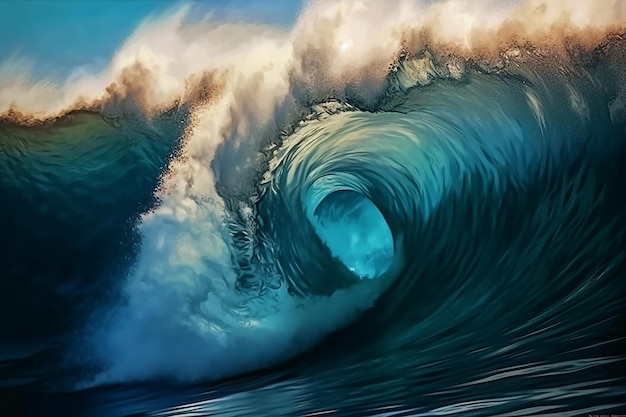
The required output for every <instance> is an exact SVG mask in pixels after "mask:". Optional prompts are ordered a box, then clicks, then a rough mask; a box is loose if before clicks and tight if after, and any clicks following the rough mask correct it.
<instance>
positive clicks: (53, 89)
mask: <svg viewBox="0 0 626 417" xmlns="http://www.w3.org/2000/svg"><path fill="white" fill-rule="evenodd" d="M193 10H194V9H193V7H191V6H183V7H181V8H179V9H176V10H175V11H170V12H168V13H167V14H166V15H164V16H163V17H161V18H157V19H153V20H150V21H147V22H145V23H144V24H142V25H141V26H140V27H139V28H138V29H137V31H136V32H135V33H134V34H133V35H132V36H131V37H130V38H129V39H128V40H127V41H126V43H125V44H124V45H122V47H121V48H120V49H119V51H118V52H117V53H116V55H115V57H114V58H113V60H112V62H111V63H110V65H109V67H108V68H106V69H105V70H104V71H103V72H101V73H98V74H79V75H76V74H75V75H73V76H72V77H70V78H69V79H68V80H67V81H65V82H64V83H60V84H58V85H57V84H54V83H52V82H46V81H39V82H32V81H30V80H29V79H28V76H23V75H19V76H18V75H15V74H23V73H24V68H23V67H20V66H19V65H17V64H16V63H15V62H7V63H5V64H4V65H3V67H2V68H1V69H0V75H1V77H0V80H1V81H0V109H1V110H0V111H2V116H1V117H0V119H1V127H0V129H2V132H3V133H2V135H3V136H4V138H5V140H3V145H2V146H3V148H2V150H3V153H4V155H5V156H7V157H6V160H5V161H4V162H3V164H2V167H0V168H1V169H2V171H4V177H6V178H10V181H9V180H7V181H8V182H9V183H10V186H11V187H13V190H15V193H16V194H19V193H20V190H23V189H28V188H38V187H39V188H41V189H44V188H46V187H47V188H46V189H47V190H53V191H54V190H58V191H59V196H58V199H59V201H65V203H64V204H66V205H67V206H68V207H72V208H73V209H75V211H72V210H68V211H67V212H66V216H67V219H68V221H70V219H72V218H77V217H79V218H80V217H81V216H83V217H84V215H81V213H85V212H86V211H87V209H86V207H88V206H89V204H87V203H85V202H83V203H77V204H69V203H68V201H70V200H69V199H72V200H71V201H77V200H79V199H89V198H94V199H97V200H102V199H105V200H106V198H109V201H110V204H109V205H108V206H107V205H106V204H104V203H102V202H100V203H98V204H100V206H98V207H100V208H99V210H104V209H103V207H108V209H110V210H115V202H118V201H121V200H122V199H124V198H129V197H128V196H130V195H131V194H132V193H133V192H135V193H136V192H137V191H136V190H135V191H132V192H128V191H124V192H122V191H121V190H120V189H118V188H117V187H118V184H123V183H125V182H133V181H136V182H142V184H143V185H142V187H146V186H147V187H148V188H154V189H156V191H155V193H154V194H153V198H154V200H153V201H150V198H148V197H143V200H142V201H144V203H142V204H140V205H139V210H138V211H137V212H136V216H138V218H137V219H136V229H137V233H138V235H139V236H140V245H139V246H138V248H137V249H136V253H135V254H134V255H133V256H131V264H132V266H131V267H130V268H129V269H130V271H125V272H120V271H118V272H116V274H118V275H119V276H118V277H117V278H116V281H117V285H118V286H119V287H120V288H121V289H120V291H114V292H113V295H111V296H110V297H108V298H107V299H106V300H104V301H103V302H102V301H101V302H100V303H99V304H98V306H97V307H92V310H95V312H92V313H91V315H90V318H89V319H88V320H87V323H81V326H82V330H81V332H80V333H81V335H82V336H81V342H80V343H78V345H77V346H76V347H74V348H73V349H71V351H72V353H73V355H74V356H76V357H77V358H78V361H79V362H84V363H86V364H88V366H87V367H88V368H91V370H92V371H93V372H94V373H93V374H91V376H90V377H88V378H86V379H87V381H86V382H85V381H83V382H82V383H81V386H85V385H93V384H96V385H99V384H107V383H113V382H120V381H130V380H143V379H154V378H173V379H179V380H185V381H187V380H196V379H207V378H208V379H218V378H223V377H225V376H229V375H234V374H238V373H242V372H246V371H250V370H253V369H258V368H262V367H267V366H270V365H273V364H276V363H279V362H284V361H285V360H287V359H288V358H290V357H293V356H295V355H297V354H299V353H302V352H305V351H307V350H308V349H310V348H311V347H312V346H313V345H315V344H317V343H318V342H320V341H321V340H322V339H324V338H328V337H329V335H333V336H332V338H331V340H334V341H335V342H337V341H338V340H344V339H347V340H344V342H342V345H346V346H347V345H350V346H351V345H352V344H353V343H362V344H366V343H365V339H364V334H367V333H368V332H370V333H371V334H375V335H377V339H376V340H369V341H368V342H367V345H368V347H367V348H364V349H363V350H362V351H356V353H355V351H349V352H344V353H343V354H339V353H337V352H334V354H333V355H329V356H333V357H334V358H343V360H346V359H345V358H351V360H350V363H354V360H356V358H357V357H359V355H361V356H362V357H366V356H367V357H373V356H377V355H380V356H385V357H389V358H393V357H394V355H398V356H400V357H405V358H408V357H411V358H413V359H412V360H413V361H414V362H412V366H414V367H419V366H421V365H420V364H422V365H423V364H424V362H425V361H435V362H436V361H438V360H445V358H447V357H449V355H451V354H452V353H450V352H451V351H453V352H454V354H456V355H469V354H471V353H472V352H479V353H477V354H476V355H474V357H475V358H476V359H475V361H476V362H477V363H478V362H480V363H483V364H484V366H485V368H484V369H483V370H482V371H481V372H478V371H477V372H476V373H475V374H473V377H474V379H476V380H479V375H481V376H482V377H484V376H485V375H486V374H490V371H488V369H487V368H489V369H491V368H490V366H492V365H486V363H489V362H490V361H493V360H494V358H499V359H501V360H502V361H503V362H504V363H505V364H510V365H511V366H514V365H515V364H517V363H518V362H516V360H514V358H515V356H514V355H513V353H514V352H522V351H523V350H524V349H526V348H528V347H529V346H533V345H535V346H544V344H546V343H549V342H550V341H552V342H553V343H555V346H561V345H560V344H559V343H565V342H567V343H570V344H573V345H575V346H578V347H580V348H581V349H583V347H582V346H584V343H586V342H587V341H588V340H587V339H586V338H585V337H586V336H585V337H583V335H582V334H581V335H580V337H581V339H576V337H577V336H576V335H577V334H579V333H581V332H585V331H589V332H590V334H593V332H592V331H591V330H590V329H592V326H593V325H594V323H596V325H597V323H605V324H606V326H609V327H607V328H608V329H609V330H607V332H608V333H610V334H611V335H613V333H614V327H611V326H615V320H617V319H618V318H619V303H620V300H623V297H624V294H623V286H621V287H620V285H619V284H620V281H619V280H620V277H621V276H622V275H623V265H624V264H623V262H624V259H623V252H622V251H621V244H623V239H624V232H625V231H626V230H625V229H624V227H623V225H624V224H626V222H624V215H625V213H624V211H623V208H624V206H623V205H622V203H621V202H620V200H619V198H618V197H616V195H617V191H616V190H618V189H619V185H616V184H615V183H612V182H611V181H610V179H611V177H612V176H613V177H614V172H613V171H611V169H615V168H611V169H609V168H608V167H614V166H616V163H615V161H614V159H615V158H618V157H617V156H616V155H621V154H622V153H623V150H624V138H625V137H626V135H625V133H626V112H625V107H624V103H625V99H624V97H625V96H624V86H625V85H626V82H624V81H625V80H626V65H625V64H626V62H625V60H626V44H625V43H624V41H623V37H624V30H625V29H626V27H625V22H626V5H625V4H624V2H621V1H617V0H616V1H605V2H602V6H601V7H600V6H598V3H597V2H582V3H581V2H578V3H577V4H576V5H574V4H573V3H571V2H565V1H551V2H541V1H527V2H522V3H510V4H508V3H505V4H498V3H494V2H465V3H462V2H458V1H444V2H434V3H423V2H413V1H396V2H393V4H387V3H386V4H385V5H382V3H380V4H379V3H376V2H367V1H360V2H356V1H354V2H352V1H348V2H342V3H340V4H336V3H334V2H324V1H319V2H312V3H310V4H307V5H306V7H305V8H304V9H303V11H302V12H301V14H300V17H299V19H298V21H297V22H296V23H295V25H294V27H293V28H292V29H291V30H285V29H280V28H275V27H271V26H265V25H260V24H254V25H253V24H246V23H229V22H221V21H215V20H212V19H211V18H210V17H206V18H203V17H201V18H198V17H197V16H194V17H193V18H192V15H193ZM372 28H376V30H372ZM16 138H21V140H22V141H21V142H20V141H17V140H16ZM42 138H44V139H42ZM20 143H21V144H22V145H24V144H25V145H24V146H25V148H26V151H24V152H20V149H21V148H20V146H21V145H19V144H20ZM129 144H130V145H129ZM133 144H134V145H133ZM131 145H133V146H131ZM24 155H27V157H26V158H25V156H24ZM54 158H56V159H54ZM611 158H613V159H611ZM7 161H11V163H8V162H7ZM51 161H54V163H52V162H51ZM609 161H613V162H611V163H610V162H609ZM166 165H167V168H164V167H165V166H166ZM161 172H162V173H161ZM160 173H161V174H160ZM157 177H158V178H157ZM147 178H152V180H148V179H147ZM607 178H608V179H607ZM613 179H614V178H613ZM157 180H158V185H157ZM71 184H78V186H77V187H76V186H73V185H71ZM68 188H72V189H73V190H74V192H75V193H76V195H75V196H72V195H71V194H68ZM95 190H106V192H105V195H104V196H103V195H102V194H97V195H96V194H95ZM129 190H132V188H130V189H129ZM116 191H117V192H118V194H115V192H116ZM107 193H108V194H107ZM125 193H127V194H125ZM129 193H130V194H129ZM125 195H126V196H127V197H124V196H125ZM88 196H91V197H88ZM94 204H95V203H94ZM64 207H65V206H64ZM131 212H132V209H131V208H129V209H128V210H126V211H122V213H124V214H123V216H130V217H133V216H132V215H131ZM141 212H142V213H141ZM138 213H141V214H138ZM97 223H98V221H97V220H93V221H92V224H94V225H97ZM94 227H95V226H94ZM81 239H87V238H85V237H81ZM125 250H128V251H130V249H129V248H127V249H125ZM620 271H621V272H620ZM105 298H106V297H105ZM598 303H602V304H603V305H604V306H605V307H604V309H597V308H596V306H597V305H598ZM566 318H567V319H566ZM350 324H352V326H350V327H349V329H348V330H346V331H345V334H347V335H349V336H342V335H337V334H335V333H333V332H334V331H336V330H338V329H342V328H346V326H348V325H350ZM597 326H598V325H597ZM600 327H602V326H599V327H598V328H600ZM487 328H488V329H489V330H486V329H487ZM576 329H581V330H576ZM597 331H600V330H597ZM496 332H502V335H501V336H499V337H498V338H496V339H495V340H497V342H493V343H494V344H493V345H491V346H489V342H488V341H487V339H486V338H488V337H490V335H491V336H493V335H492V333H494V334H495V333H496ZM493 337H494V338H495V336H493ZM350 338H353V340H352V341H351V340H350ZM470 339H471V341H470V342H468V340H470ZM327 340H328V339H327ZM354 340H356V341H357V342H354ZM555 340H557V342H555ZM576 340H578V341H576ZM328 343H329V342H326V344H325V345H322V348H321V349H322V351H323V349H324V346H328ZM337 343H338V342H337ZM333 344H334V343H333V342H330V345H331V346H332V345H333ZM531 350H532V349H531ZM539 350H540V349H538V350H537V351H538V352H539ZM338 351H341V348H339V349H338ZM408 351H411V352H416V353H415V355H417V356H422V359H419V358H417V359H416V358H414V356H411V355H409V354H406V355H409V356H406V355H405V356H403V353H402V352H408ZM432 351H435V352H437V354H434V353H432ZM417 352H419V354H418V353H417ZM505 352H508V353H506V354H505ZM519 354H520V355H522V353H519ZM507 355H508V356H507ZM538 355H539V353H538ZM522 356H523V355H522ZM530 356H531V357H532V355H530ZM565 356H567V355H565ZM539 357H541V358H543V356H539ZM607 357H608V358H609V359H607ZM442 358H444V359H442ZM572 358H573V359H579V358H578V357H577V356H576V355H575V354H572V355H569V356H567V359H568V360H570V359H572ZM337 360H339V359H325V361H326V362H328V363H333V362H334V361H337ZM390 360H391V359H390ZM559 360H560V361H561V362H559V363H561V364H563V363H565V362H566V358H561V359H559ZM590 360H591V361H595V360H597V366H604V365H603V364H605V363H609V362H611V361H619V360H621V359H620V358H619V357H615V355H613V356H610V357H609V355H604V356H602V357H601V358H595V357H593V358H591V359H590ZM607 360H608V362H606V361H607ZM594 363H595V362H594ZM587 365H589V364H587ZM587 365H585V366H587ZM554 366H555V367H558V366H560V365H559V364H558V363H557V362H556V361H555V363H554ZM563 366H565V365H563ZM94 368H95V369H94ZM503 368H504V365H503ZM546 369H548V368H546ZM550 369H551V368H550ZM491 370H492V371H493V369H491ZM548 371H549V369H548ZM529 372H530V373H531V374H532V372H531V371H529ZM538 372H540V371H538ZM541 372H543V371H541ZM355 378H357V376H356V375H355ZM466 382H467V383H468V384H471V383H473V382H471V381H466ZM620 383H621V384H623V381H621V382H620Z"/></svg>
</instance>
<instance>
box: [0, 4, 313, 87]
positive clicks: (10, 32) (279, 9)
mask: <svg viewBox="0 0 626 417" xmlns="http://www.w3.org/2000/svg"><path fill="white" fill-rule="evenodd" d="M180 3H181V2H180V1H176V0H126V1H123V0H107V1H100V0H85V1H81V0H45V1H36V0H0V61H5V60H7V59H14V58H15V57H16V56H20V57H23V58H28V59H30V60H33V61H34V63H35V70H36V72H37V75H39V76H41V75H48V76H51V77H64V75H67V74H68V73H69V71H70V69H71V68H73V67H76V66H82V65H86V64H89V65H94V66H95V67H101V66H103V65H104V64H105V63H106V62H108V60H109V59H110V58H111V56H112V55H113V53H114V52H115V50H116V48H118V47H119V46H120V45H121V43H122V42H123V41H124V40H125V39H126V38H127V37H128V35H130V34H131V33H132V31H133V29H134V28H135V27H136V26H137V24H138V23H139V22H141V21H142V20H143V19H144V18H145V17H146V16H148V15H149V14H151V13H158V12H162V11H164V10H167V9H169V8H171V7H173V6H175V5H177V4H180ZM186 3H193V4H195V5H196V7H198V8H199V9H201V10H202V9H206V10H214V12H215V13H216V14H217V15H218V16H221V17H224V18H229V19H237V20H253V21H264V22H272V23H277V24H282V25H288V24H290V23H292V22H293V21H294V20H295V18H296V16H297V13H298V10H299V8H300V6H301V1H300V0H272V1H266V0H202V1H194V2H191V1H187V2H186Z"/></svg>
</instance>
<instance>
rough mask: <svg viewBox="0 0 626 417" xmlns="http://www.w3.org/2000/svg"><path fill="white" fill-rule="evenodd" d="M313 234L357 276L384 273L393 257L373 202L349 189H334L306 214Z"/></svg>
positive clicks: (383, 222) (386, 231)
mask: <svg viewBox="0 0 626 417" xmlns="http://www.w3.org/2000/svg"><path fill="white" fill-rule="evenodd" d="M309 219H310V221H311V223H312V224H313V227H314V228H315V231H316V233H317V234H318V236H319V237H320V238H321V239H322V241H323V242H324V243H325V244H326V246H327V247H328V248H329V249H330V251H331V253H332V254H333V256H335V257H336V258H338V259H339V260H340V261H341V262H343V264H344V265H346V267H347V268H348V269H349V270H350V271H352V272H353V273H354V274H355V275H357V276H358V277H359V278H361V279H373V278H377V277H379V276H380V275H382V274H383V273H385V272H386V271H387V270H388V269H389V267H390V266H391V263H392V261H393V257H394V241H393V236H392V234H391V230H390V228H389V225H388V224H387V222H386V220H385V218H384V217H383V215H382V213H381V212H380V210H378V208H377V207H376V205H375V204H374V203H373V202H372V201H371V200H370V199H368V198H367V197H365V196H364V195H362V194H360V193H358V192H355V191H352V190H341V191H334V192H332V193H330V194H328V195H327V196H326V197H324V198H323V199H322V200H321V201H320V203H319V204H318V205H317V206H316V207H315V209H314V210H313V212H312V213H309Z"/></svg>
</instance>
